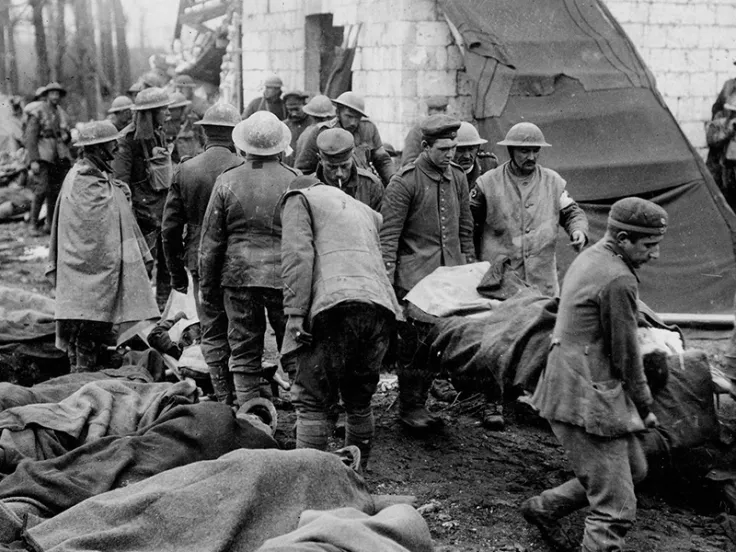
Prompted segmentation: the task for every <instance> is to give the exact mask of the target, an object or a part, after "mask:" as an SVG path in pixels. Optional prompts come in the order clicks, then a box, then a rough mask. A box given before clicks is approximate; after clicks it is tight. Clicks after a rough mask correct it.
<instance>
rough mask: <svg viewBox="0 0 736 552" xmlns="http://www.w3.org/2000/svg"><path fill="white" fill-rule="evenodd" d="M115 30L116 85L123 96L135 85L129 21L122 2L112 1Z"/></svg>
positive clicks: (118, 0)
mask: <svg viewBox="0 0 736 552" xmlns="http://www.w3.org/2000/svg"><path fill="white" fill-rule="evenodd" d="M112 13H113V21H114V23H113V29H115V85H116V86H117V90H116V92H117V93H118V94H122V93H123V92H125V91H126V90H127V89H128V87H129V86H130V85H131V84H133V83H132V82H131V80H130V52H129V51H128V43H127V41H126V38H125V31H126V28H127V26H128V25H127V23H128V22H127V20H126V19H125V13H124V12H123V5H122V3H121V1H120V0H112Z"/></svg>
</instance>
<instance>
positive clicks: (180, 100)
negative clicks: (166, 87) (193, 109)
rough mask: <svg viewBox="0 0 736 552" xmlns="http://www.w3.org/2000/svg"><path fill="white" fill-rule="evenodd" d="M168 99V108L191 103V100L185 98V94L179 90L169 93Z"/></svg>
mask: <svg viewBox="0 0 736 552" xmlns="http://www.w3.org/2000/svg"><path fill="white" fill-rule="evenodd" d="M170 99H171V103H170V104H169V109H175V108H177V107H186V106H188V105H192V102H190V101H189V100H187V98H186V96H184V94H182V93H181V92H174V93H173V94H171V96H170Z"/></svg>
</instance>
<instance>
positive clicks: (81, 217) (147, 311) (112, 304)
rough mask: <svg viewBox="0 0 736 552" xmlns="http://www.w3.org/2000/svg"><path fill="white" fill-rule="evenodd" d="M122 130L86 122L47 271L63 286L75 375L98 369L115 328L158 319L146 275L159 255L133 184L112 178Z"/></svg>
mask: <svg viewBox="0 0 736 552" xmlns="http://www.w3.org/2000/svg"><path fill="white" fill-rule="evenodd" d="M118 135H119V133H118V131H117V129H116V128H115V126H114V125H113V124H112V123H111V122H110V121H93V122H91V123H87V124H85V125H83V126H82V127H81V130H80V132H79V138H78V139H77V141H76V142H75V144H74V145H75V146H77V147H80V148H82V156H81V157H80V158H79V160H77V162H76V163H75V164H74V167H72V169H71V170H70V171H69V174H68V175H67V177H66V179H65V180H64V184H63V186H62V188H61V193H60V196H59V204H58V211H57V212H56V214H55V216H54V221H53V228H52V233H51V245H50V248H49V267H48V269H47V270H46V274H47V275H48V276H49V278H50V279H51V281H52V283H53V284H54V287H55V291H56V314H55V318H56V343H57V347H59V348H60V349H62V350H64V351H66V352H67V356H68V357H69V364H70V365H71V371H72V372H89V371H96V370H98V369H99V364H98V363H99V358H98V356H99V353H100V351H101V349H102V347H103V345H104V344H105V343H106V342H108V341H109V338H110V335H111V332H112V329H113V325H114V324H121V323H125V322H137V321H139V320H147V319H149V318H158V316H159V311H158V309H157V308H156V300H155V298H154V295H153V291H152V290H151V284H150V282H149V279H148V274H147V273H146V263H149V264H152V263H153V259H152V257H151V255H150V253H149V252H148V246H147V245H146V242H145V240H144V238H143V234H141V231H140V230H139V228H138V224H136V221H135V217H134V215H133V210H132V209H131V206H130V189H129V188H128V186H127V184H125V183H124V182H121V181H120V180H114V179H113V177H112V168H111V167H110V162H111V161H112V160H113V158H114V153H115V149H116V148H117V139H118Z"/></svg>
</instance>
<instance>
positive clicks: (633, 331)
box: [521, 197, 667, 552]
mask: <svg viewBox="0 0 736 552" xmlns="http://www.w3.org/2000/svg"><path fill="white" fill-rule="evenodd" d="M666 229H667V213H666V212H665V211H664V209H662V208H661V207H660V206H659V205H656V204H654V203H652V202H651V201H647V200H644V199H640V198H637V197H627V198H624V199H622V200H620V201H617V202H616V203H614V204H613V206H612V207H611V211H610V213H609V216H608V225H607V229H606V235H605V236H604V237H603V239H601V240H600V241H599V242H598V243H596V244H595V245H593V247H591V248H590V249H588V250H587V251H584V252H583V253H581V254H580V256H579V257H578V258H576V259H575V260H574V261H573V262H572V264H571V265H570V268H569V269H568V270H567V274H566V275H565V282H564V286H563V288H562V296H561V297H560V306H559V311H558V314H557V320H556V322H555V329H554V331H553V333H552V345H551V348H550V351H549V357H548V360H547V367H546V368H545V370H544V372H543V373H542V377H541V378H540V380H539V384H538V385H537V389H536V391H535V393H534V396H533V397H532V404H533V405H534V406H535V407H536V408H538V409H539V415H540V416H542V417H543V418H545V419H547V420H548V421H549V423H550V425H551V426H552V431H553V432H554V434H555V436H556V437H557V439H558V441H559V442H560V444H561V445H562V447H563V448H564V449H565V452H566V453H567V457H568V459H569V460H570V463H571V464H572V469H573V472H574V473H575V478H573V479H571V480H570V481H568V482H566V483H563V484H562V485H560V486H558V487H555V488H554V489H549V490H547V491H544V492H543V493H542V494H541V495H539V496H535V497H533V498H530V499H528V500H526V501H525V502H524V504H522V507H521V511H522V514H523V516H524V518H525V519H526V520H527V521H528V522H530V523H532V524H534V525H536V526H537V527H538V528H539V530H540V532H541V533H542V536H543V537H544V539H545V540H546V541H548V542H549V543H550V544H551V545H552V546H554V547H555V548H556V549H566V550H567V549H572V547H571V545H572V544H573V543H569V542H567V538H566V537H565V536H564V534H563V533H562V530H561V528H560V526H559V523H558V520H559V519H560V518H562V517H564V516H566V515H568V514H571V513H572V512H574V511H576V510H578V509H580V508H584V507H586V506H588V505H589V506H590V512H589V514H588V517H587V518H586V520H585V533H584V535H583V542H582V546H581V547H580V548H579V549H580V550H581V551H583V552H588V551H590V552H593V551H596V552H598V551H601V552H603V551H606V552H607V551H611V552H613V551H618V550H623V544H624V537H625V536H626V533H627V532H628V530H629V528H630V527H631V526H632V525H633V522H634V519H635V517H636V495H635V493H634V485H635V484H636V483H638V482H639V481H641V480H642V479H644V477H646V474H647V461H646V457H645V456H644V450H643V449H642V445H641V441H640V440H639V438H638V437H637V433H638V432H641V431H644V430H645V429H646V428H650V427H656V426H657V425H658V422H657V417H656V416H655V415H654V413H653V412H651V411H650V409H649V407H650V406H651V404H652V394H651V391H650V389H649V385H648V384H647V380H646V377H645V375H644V367H643V365H642V356H641V352H640V350H639V342H638V339H637V319H638V315H639V309H638V306H637V300H638V281H639V278H638V277H637V275H636V269H638V268H639V267H640V266H642V265H643V264H644V263H647V262H649V261H650V260H653V259H657V258H658V257H659V243H660V242H661V241H662V238H663V237H664V233H665V231H666ZM575 549H576V550H578V543H575Z"/></svg>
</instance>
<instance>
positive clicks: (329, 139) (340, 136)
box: [317, 128, 355, 163]
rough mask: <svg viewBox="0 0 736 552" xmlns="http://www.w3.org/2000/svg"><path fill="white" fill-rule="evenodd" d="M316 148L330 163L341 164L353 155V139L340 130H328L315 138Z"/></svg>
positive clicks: (349, 134)
mask: <svg viewBox="0 0 736 552" xmlns="http://www.w3.org/2000/svg"><path fill="white" fill-rule="evenodd" d="M317 147H318V148H319V151H320V153H321V154H322V155H324V156H326V157H327V158H328V159H329V160H330V161H333V162H336V163H341V162H343V161H347V160H348V159H349V158H350V156H351V155H352V154H353V149H354V148H355V138H354V137H353V135H352V134H351V133H350V132H348V131H347V130H345V129H342V128H328V129H327V130H323V131H322V132H320V133H319V135H318V136H317Z"/></svg>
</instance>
